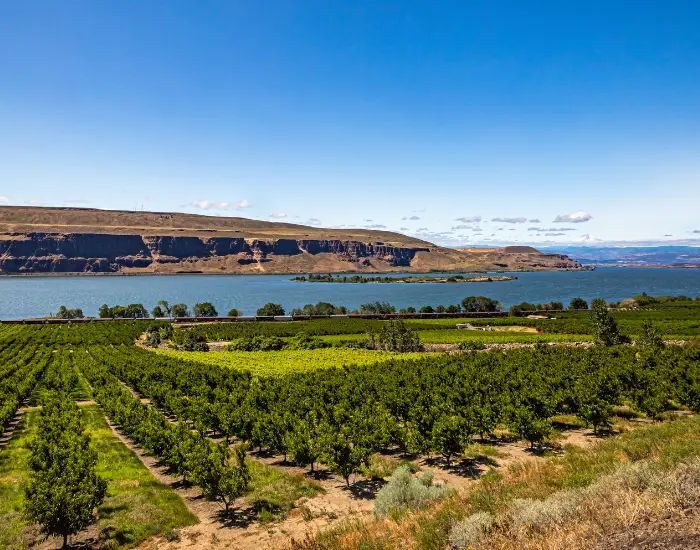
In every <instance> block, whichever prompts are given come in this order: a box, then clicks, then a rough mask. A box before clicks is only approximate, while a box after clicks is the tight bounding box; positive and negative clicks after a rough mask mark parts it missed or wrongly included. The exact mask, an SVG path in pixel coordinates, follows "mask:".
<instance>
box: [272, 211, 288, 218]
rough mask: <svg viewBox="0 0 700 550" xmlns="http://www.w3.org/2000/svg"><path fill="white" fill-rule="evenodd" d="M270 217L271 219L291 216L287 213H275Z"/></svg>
mask: <svg viewBox="0 0 700 550" xmlns="http://www.w3.org/2000/svg"><path fill="white" fill-rule="evenodd" d="M270 217H271V218H288V217H289V214H287V213H286V212H273V213H272V214H270Z"/></svg>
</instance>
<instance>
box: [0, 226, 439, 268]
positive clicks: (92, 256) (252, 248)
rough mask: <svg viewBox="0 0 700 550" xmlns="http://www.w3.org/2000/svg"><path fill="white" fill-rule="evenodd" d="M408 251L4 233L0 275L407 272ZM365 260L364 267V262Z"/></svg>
mask: <svg viewBox="0 0 700 550" xmlns="http://www.w3.org/2000/svg"><path fill="white" fill-rule="evenodd" d="M429 251H430V249H429V248H418V247H417V248H410V247H397V246H390V245H385V244H383V243H363V242H355V241H341V240H295V239H274V240H261V239H250V240H248V239H245V238H233V237H188V236H182V237H180V236H170V235H164V236H151V235H148V236H141V235H120V234H114V235H113V234H102V233H69V234H61V233H27V234H19V233H10V234H6V235H0V272H1V273H76V272H77V273H116V272H120V271H126V270H131V269H148V270H150V271H156V269H154V268H156V267H157V266H158V265H159V264H187V263H190V264H192V263H196V262H198V261H202V260H204V261H206V260H213V259H223V258H226V259H231V258H233V259H235V260H237V261H238V263H239V264H240V265H250V264H257V263H264V262H265V261H274V260H275V259H277V258H279V257H289V256H298V255H308V256H316V255H321V254H330V255H332V256H333V257H335V258H336V259H339V260H342V261H344V262H347V263H348V264H360V265H365V266H369V265H371V262H372V261H373V260H376V261H379V262H381V263H382V264H386V265H387V266H388V267H395V268H397V267H410V265H411V260H412V259H413V258H414V256H415V255H416V253H417V252H429ZM367 260H369V262H367Z"/></svg>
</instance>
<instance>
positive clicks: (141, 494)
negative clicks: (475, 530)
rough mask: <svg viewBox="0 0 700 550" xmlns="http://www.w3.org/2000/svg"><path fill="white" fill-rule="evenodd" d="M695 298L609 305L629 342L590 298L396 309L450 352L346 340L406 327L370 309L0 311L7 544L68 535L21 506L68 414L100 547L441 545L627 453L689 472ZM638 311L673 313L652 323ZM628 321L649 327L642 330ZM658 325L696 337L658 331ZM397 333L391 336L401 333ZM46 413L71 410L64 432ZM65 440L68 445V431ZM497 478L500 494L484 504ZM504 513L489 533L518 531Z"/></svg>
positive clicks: (1, 484) (699, 371)
mask: <svg viewBox="0 0 700 550" xmlns="http://www.w3.org/2000/svg"><path fill="white" fill-rule="evenodd" d="M698 312H700V310H699V309H697V308H695V307H690V306H689V307H685V308H680V307H666V308H656V309H645V310H640V311H634V312H614V313H613V317H611V318H613V319H615V320H616V321H617V322H618V324H619V328H620V331H621V332H623V333H625V334H626V335H630V336H632V337H631V338H628V341H627V342H628V343H622V344H620V345H603V344H602V343H599V345H593V342H594V340H595V339H596V338H599V336H597V333H596V328H595V326H593V324H592V321H591V318H590V314H589V313H588V312H585V313H583V314H581V313H578V312H577V313H572V314H568V313H565V314H563V315H561V316H559V317H557V318H556V319H547V320H538V319H523V318H520V317H518V318H502V319H497V320H494V319H488V320H484V319H482V320H479V319H474V320H469V321H466V322H470V323H472V324H473V325H479V324H481V323H484V322H486V321H488V322H490V323H491V326H492V327H493V328H494V330H491V331H481V330H458V329H456V328H455V324H456V322H457V321H456V320H453V319H429V320H415V321H408V322H406V323H405V325H404V327H412V328H409V329H408V330H409V332H411V334H412V335H413V336H417V337H418V338H419V340H420V342H421V343H423V344H426V345H430V344H448V345H451V346H452V347H450V348H449V352H448V353H444V352H442V351H435V350H436V349H437V350H439V349H442V348H434V349H433V348H429V350H430V351H423V352H421V351H413V352H390V351H377V350H370V349H363V348H353V347H342V345H343V344H346V343H348V342H353V341H355V342H358V341H362V340H364V339H366V338H367V334H366V332H363V330H365V331H367V330H371V331H372V333H373V334H374V335H375V337H377V338H378V337H379V336H377V335H379V334H383V333H385V332H386V330H387V329H388V328H391V327H392V326H393V327H394V328H392V329H391V330H394V329H396V325H391V324H389V323H387V322H385V321H374V320H366V319H338V320H337V322H338V326H336V327H333V326H332V324H333V323H334V322H336V320H335V319H321V320H313V321H299V322H291V323H220V324H218V325H214V324H201V325H193V326H190V327H175V329H174V331H175V332H173V331H172V329H169V324H168V323H164V322H162V321H147V320H138V321H126V320H125V321H113V322H102V323H86V324H80V325H77V324H76V325H43V326H42V325H29V326H21V325H0V373H1V374H2V378H1V379H0V391H1V392H2V397H3V399H2V403H1V404H0V422H1V423H2V425H1V427H2V431H3V432H5V435H4V438H3V443H0V520H1V522H0V547H2V548H5V547H7V548H11V549H12V550H15V549H17V550H19V549H25V548H27V549H29V548H42V550H43V549H44V548H52V547H58V546H60V542H61V539H60V537H52V538H50V539H49V540H48V542H45V543H41V542H40V540H41V535H40V531H39V525H38V524H37V523H34V522H33V521H31V520H30V519H29V516H28V515H27V513H26V510H27V509H28V506H29V503H30V500H31V498H32V497H31V491H29V492H28V488H29V487H30V485H31V486H33V485H32V484H35V483H36V481H32V480H36V479H37V478H36V476H37V475H38V474H37V472H39V471H41V463H37V462H36V460H35V459H34V458H32V457H33V456H34V453H36V452H37V451H36V449H40V448H42V447H41V445H52V444H53V443H51V441H52V439H51V438H59V439H60V441H61V442H62V444H67V445H73V444H74V441H75V439H71V438H68V439H65V436H64V435H63V434H65V433H66V432H71V430H72V431H73V432H74V433H75V436H74V437H75V438H80V437H87V438H88V440H89V448H90V449H92V452H94V454H95V457H96V462H95V465H94V473H95V476H97V478H99V479H102V480H104V483H105V486H106V493H105V494H104V497H103V498H102V500H99V499H98V500H99V503H98V504H97V505H96V506H95V507H94V516H93V517H92V519H91V520H90V521H88V522H87V523H85V524H81V526H80V528H76V530H75V531H74V532H75V536H74V537H73V540H74V541H75V542H76V543H79V544H83V546H85V545H87V546H88V547H95V548H110V549H111V548H128V547H133V546H139V547H140V545H145V546H144V547H148V548H150V547H153V546H151V545H155V546H157V547H158V548H163V549H173V550H175V549H180V548H185V547H187V546H188V545H191V544H192V541H196V544H197V545H198V547H202V548H212V549H213V548H220V547H226V546H230V547H236V548H241V549H244V550H245V549H257V548H263V547H264V548H284V547H286V546H288V544H289V542H290V538H291V537H293V538H294V539H295V540H298V541H304V540H305V541H306V542H304V543H300V545H301V546H299V548H308V549H309V550H311V549H317V548H323V549H328V550H331V549H335V548H346V547H349V548H358V549H359V548H377V549H379V548H388V547H391V543H390V542H388V541H401V544H404V545H405V546H406V547H414V546H416V547H422V546H421V544H423V543H419V542H417V541H430V542H426V543H427V547H429V548H445V547H447V545H448V544H452V542H451V541H452V540H453V538H454V537H457V534H458V533H456V532H451V529H452V526H453V525H455V521H457V520H459V521H460V522H461V521H466V520H467V519H468V518H469V517H470V516H471V515H473V514H475V513H481V512H488V513H489V514H491V515H492V516H493V517H495V518H500V517H502V516H503V514H512V513H514V512H512V509H513V506H521V505H522V503H520V500H522V499H533V498H534V499H546V498H550V497H552V495H556V494H558V493H560V492H561V491H568V490H570V489H573V488H577V487H578V488H582V487H588V486H592V487H598V485H597V484H598V483H603V481H601V480H605V479H607V478H606V477H605V476H610V475H618V474H616V473H615V472H618V471H619V472H624V471H627V470H624V468H627V467H628V464H630V463H636V462H640V464H642V463H644V464H647V463H648V464H651V466H639V467H640V468H641V467H644V468H646V467H650V468H654V469H655V470H654V471H658V472H661V473H659V475H661V476H662V477H664V476H665V477H666V478H669V479H676V478H677V479H678V480H683V479H686V478H687V476H688V475H689V474H688V472H690V471H691V470H689V468H690V469H692V468H693V467H694V466H693V464H694V462H692V460H700V458H698V457H699V456H700V450H699V449H698V441H700V432H699V426H698V420H697V419H698V417H697V416H696V413H697V412H698V411H700V391H699V390H700V348H699V347H698V346H697V344H695V343H694V342H693V341H692V340H693V337H694V331H695V324H696V323H697V322H698V321H697V319H696V318H695V317H693V315H696V314H697V313H698ZM647 313H648V314H649V317H650V318H653V319H654V323H655V326H656V327H662V326H663V327H665V330H663V331H658V330H657V331H656V332H654V331H653V330H650V328H649V326H648V325H643V323H644V321H645V317H644V316H645V314H647ZM608 320H609V319H608ZM358 321H361V322H358ZM509 323H510V324H509ZM538 323H541V325H538ZM547 323H550V324H547ZM540 326H543V327H545V326H546V327H553V330H551V331H549V332H546V331H544V329H543V328H540ZM151 329H153V330H152V331H151V332H149V330H151ZM166 329H168V330H170V332H167V331H166V332H167V333H168V334H171V337H172V341H169V340H165V341H161V342H160V344H159V347H156V348H153V349H147V348H145V344H144V342H145V340H144V338H143V337H144V335H146V334H161V331H163V330H166ZM302 329H303V330H302ZM402 330H403V329H402ZM636 330H639V331H640V334H641V335H642V336H644V334H646V336H645V338H646V339H644V338H642V339H640V340H639V341H637V339H638V338H639V336H635V331H636ZM666 330H668V331H669V333H671V334H674V333H675V334H679V335H684V334H685V335H686V337H685V338H680V339H679V340H687V341H686V342H685V343H683V344H682V345H678V344H673V345H664V344H663V341H662V336H663V337H667V332H666ZM177 331H183V333H185V334H187V335H190V336H192V335H195V336H198V337H202V338H203V337H207V338H208V339H209V342H216V341H217V340H216V338H215V337H223V336H226V337H227V338H231V340H236V339H237V338H254V337H258V338H263V340H264V341H265V342H268V340H265V338H267V339H270V338H272V340H271V341H273V343H274V338H281V344H280V345H285V346H287V345H314V346H315V345H317V343H318V342H317V341H320V342H321V343H323V344H325V345H327V344H329V343H331V344H333V347H320V348H317V349H278V350H272V351H184V350H176V349H165V348H166V347H167V346H168V345H174V344H175V343H177V342H185V343H187V342H195V343H198V342H199V343H201V341H200V340H197V339H196V338H195V339H182V338H176V337H175V333H177ZM237 331H238V332H237ZM538 331H542V332H538ZM570 331H571V332H570ZM644 331H646V333H645V332H644ZM166 332H163V334H166ZM241 334H243V335H242V336H241ZM387 334H389V335H390V336H391V335H392V334H393V336H391V337H392V338H393V337H396V338H399V340H397V342H399V341H403V340H401V338H403V337H404V336H405V335H404V336H401V334H398V333H397V334H394V333H392V332H391V331H389V332H388V333H387ZM305 335H313V336H312V337H310V339H309V338H306V336H305ZM232 337H233V338H232ZM251 341H257V340H251ZM410 341H411V340H410V339H409V342H410ZM624 341H625V340H623V339H620V340H619V342H624ZM168 342H170V344H168ZM221 342H226V340H221ZM462 342H465V343H467V344H479V345H481V344H485V345H488V344H502V343H540V342H541V343H552V344H557V343H560V342H561V343H568V342H586V343H587V346H585V347H584V346H573V347H568V346H567V347H565V346H557V345H547V346H533V347H529V348H513V349H503V350H500V351H498V352H493V351H491V352H490V351H485V352H483V353H474V352H473V351H469V350H477V349H481V348H480V347H469V346H466V348H465V349H462V348H459V347H458V345H457V344H460V343H462ZM268 343H269V342H268ZM278 344H279V343H278ZM276 345H277V344H276ZM336 345H337V346H341V347H336ZM73 403H78V406H77V407H76V406H75V405H72V407H73V408H71V404H73ZM18 410H19V411H20V414H19V416H18V415H17V411H18ZM76 411H79V412H77V413H76ZM76 414H77V415H78V416H79V417H80V418H81V419H82V420H81V421H79V422H77V421H76V420H75V415H76ZM42 415H47V416H46V418H47V420H43V421H42V418H44V417H43V416H42ZM107 418H108V419H109V420H110V422H111V425H110V424H108V422H107ZM42 422H43V423H42ZM51 422H55V423H56V424H57V425H63V424H64V423H65V428H64V429H61V430H59V432H58V433H55V434H53V432H52V431H51V429H50V428H51V425H50V423H51ZM42 441H43V443H42ZM49 448H50V447H49ZM76 449H78V447H76ZM53 454H56V455H57V456H60V457H62V455H61V453H60V452H59V451H58V447H56V448H55V452H52V453H51V455H53ZM86 456H89V454H88V455H86ZM68 458H69V457H62V458H61V460H64V459H66V460H67V459H68ZM652 463H653V464H652ZM37 464H39V465H38V466H37ZM86 464H89V460H88V462H86ZM533 464H537V466H533ZM37 468H38V470H37ZM81 468H83V469H84V468H85V467H84V466H81ZM88 468H89V466H88ZM532 468H534V470H533V469H532ZM538 468H539V469H541V470H538ZM62 471H63V470H62V469H58V470H56V472H57V473H56V474H55V475H56V486H59V487H60V486H62V485H61V484H62V483H68V482H70V479H69V478H70V476H68V479H67V480H64V479H63V477H62V475H61V472H62ZM692 471H693V472H695V470H692ZM406 472H408V473H406ZM411 472H415V473H411ZM536 472H541V474H538V473H536ZM406 475H408V476H409V479H408V480H407V479H406V478H405V477H404V478H403V479H404V481H402V483H407V484H408V485H407V487H408V488H407V489H406V491H408V492H409V493H411V492H414V491H415V492H416V494H420V495H422V496H420V499H428V500H425V501H421V502H422V504H416V505H415V507H413V506H414V505H410V506H408V505H406V504H405V503H402V502H401V499H399V500H398V501H395V500H392V499H394V498H395V497H391V496H388V495H390V494H391V491H392V490H393V489H392V488H393V487H394V485H395V484H397V483H399V481H398V480H399V479H401V476H406ZM619 475H622V474H619ZM562 476H563V477H562ZM684 476H685V477H684ZM431 477H432V481H430V480H429V479H428V478H431ZM419 479H423V480H424V481H418V480H419ZM615 479H617V478H615ZM411 480H413V481H411ZM523 480H526V481H527V483H526V485H525V486H524V485H522V483H521V482H522V481H523ZM680 482H681V481H679V483H680ZM615 483H618V481H615ZM645 483H646V482H645ZM416 484H418V485H416ZM421 484H423V485H421ZM494 484H495V485H494ZM51 485H53V484H51ZM51 485H50V486H49V487H48V489H46V490H48V491H49V494H50V491H51ZM419 486H420V487H423V488H422V489H421V488H420V487H419ZM494 487H496V488H497V492H496V493H489V491H491V492H493V491H494ZM524 487H526V488H524ZM635 487H636V486H635ZM679 487H680V486H679ZM625 490H627V489H625ZM635 490H637V489H635ZM644 490H646V489H644ZM649 490H652V489H649ZM654 490H655V489H654ZM679 490H681V489H679ZM405 494H408V493H405ZM485 494H497V495H498V496H497V498H496V500H495V501H493V502H492V503H491V504H488V506H487V505H486V504H485V502H486V501H484V500H483V499H484V495H485ZM567 494H568V493H567ZM576 494H577V495H578V493H576ZM586 494H588V493H586ZM569 496H570V495H569ZM569 496H567V497H566V498H569ZM416 498H419V497H416ZM552 498H559V497H552ZM562 498H563V497H562ZM571 498H574V497H571ZM576 498H579V497H578V496H577V497H576ZM586 498H588V497H586ZM591 498H592V497H591ZM664 498H665V497H664ZM688 498H690V497H688ZM518 499H519V500H518ZM428 502H431V503H432V504H431V505H430V506H427V503H428ZM660 502H661V501H660ZM663 502H664V503H665V502H666V501H665V500H663ZM669 502H670V501H669ZM684 502H685V501H684ZM33 506H34V505H33ZM407 506H408V507H407ZM664 506H666V504H664ZM673 506H676V508H673ZM678 506H679V505H678V504H672V503H671V504H668V508H664V510H672V509H673V510H675V509H677V507H678ZM688 506H689V505H688V504H687V503H686V504H683V506H682V507H681V508H678V509H683V510H685V509H686V508H687V507H688ZM383 510H388V512H384V511H383ZM659 510H660V508H659ZM657 512H658V510H656V511H654V510H650V511H649V516H648V517H650V518H653V517H656V516H655V515H654V514H656V513H657ZM659 513H660V512H659ZM387 514H388V515H389V517H406V518H410V522H413V523H412V525H414V528H413V529H411V530H409V531H404V530H403V529H402V528H400V526H397V524H393V523H391V522H390V521H389V522H388V523H387V521H388V520H385V519H383V518H384V516H385V515H387ZM402 514H403V516H402ZM499 514H500V515H499ZM480 517H481V516H480ZM508 517H511V516H510V515H509V516H508ZM567 517H568V516H567ZM499 521H500V520H499ZM562 521H563V520H562ZM498 525H506V523H502V522H501V523H498ZM562 525H564V523H562ZM612 527H614V528H617V526H616V525H614V526H612ZM465 529H466V527H465ZM499 529H501V527H498V529H495V528H494V530H493V533H491V535H493V536H494V537H498V536H500V535H503V536H504V537H508V536H511V534H510V532H506V531H503V532H501V531H500V530H499ZM504 529H505V528H504ZM318 531H320V534H319V535H318V537H317V538H311V539H310V538H308V537H309V536H312V535H314V534H315V533H317V532H318ZM528 532H529V531H528ZM533 533H534V531H533ZM491 535H489V536H491ZM314 536H315V535H314ZM460 536H461V535H460ZM528 536H530V535H528ZM533 536H534V535H533ZM590 536H591V537H593V538H595V537H594V534H593V533H592V534H590ZM385 537H389V538H388V539H387V538H385ZM460 540H466V539H460ZM489 540H491V539H489ZM493 540H494V541H495V540H496V539H493ZM591 540H593V539H591ZM460 544H461V542H460ZM315 545H317V546H315ZM455 547H456V548H466V543H465V544H464V545H462V546H459V545H457V546H455Z"/></svg>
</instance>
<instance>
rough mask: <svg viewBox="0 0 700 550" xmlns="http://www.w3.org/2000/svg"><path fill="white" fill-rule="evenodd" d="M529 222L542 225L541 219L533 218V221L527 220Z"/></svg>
mask: <svg viewBox="0 0 700 550" xmlns="http://www.w3.org/2000/svg"><path fill="white" fill-rule="evenodd" d="M527 221H529V222H530V223H540V219H539V218H532V219H531V220H527Z"/></svg>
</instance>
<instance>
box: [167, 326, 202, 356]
mask: <svg viewBox="0 0 700 550" xmlns="http://www.w3.org/2000/svg"><path fill="white" fill-rule="evenodd" d="M172 344H173V347H174V348H175V349H177V350H180V351H209V346H208V345H207V341H206V338H204V336H202V335H201V334H199V333H197V332H195V331H193V330H189V329H188V330H176V331H174V332H173V335H172Z"/></svg>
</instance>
